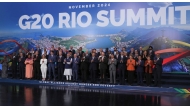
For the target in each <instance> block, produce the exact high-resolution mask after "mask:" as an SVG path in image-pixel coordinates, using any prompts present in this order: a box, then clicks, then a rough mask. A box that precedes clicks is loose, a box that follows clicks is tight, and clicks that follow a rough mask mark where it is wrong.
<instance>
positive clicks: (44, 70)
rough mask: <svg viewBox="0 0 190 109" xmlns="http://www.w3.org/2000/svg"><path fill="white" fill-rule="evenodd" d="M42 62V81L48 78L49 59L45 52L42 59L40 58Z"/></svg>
mask: <svg viewBox="0 0 190 109" xmlns="http://www.w3.org/2000/svg"><path fill="white" fill-rule="evenodd" d="M40 64H41V72H42V81H45V80H46V74H47V59H46V56H45V54H43V55H42V59H41V60H40Z"/></svg>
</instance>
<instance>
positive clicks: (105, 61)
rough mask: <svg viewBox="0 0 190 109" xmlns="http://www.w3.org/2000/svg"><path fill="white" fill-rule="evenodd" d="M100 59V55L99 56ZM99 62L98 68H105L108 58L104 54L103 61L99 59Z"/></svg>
mask: <svg viewBox="0 0 190 109" xmlns="http://www.w3.org/2000/svg"><path fill="white" fill-rule="evenodd" d="M101 60H102V57H101ZM99 64H100V69H107V65H108V59H107V57H106V56H104V59H103V61H100V60H99Z"/></svg>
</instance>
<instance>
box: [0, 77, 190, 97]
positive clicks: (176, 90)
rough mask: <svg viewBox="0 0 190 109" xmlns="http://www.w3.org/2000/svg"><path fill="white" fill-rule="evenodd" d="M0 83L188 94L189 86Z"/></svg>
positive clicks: (33, 81)
mask: <svg viewBox="0 0 190 109" xmlns="http://www.w3.org/2000/svg"><path fill="white" fill-rule="evenodd" d="M0 83H17V84H26V85H43V86H59V87H71V88H89V89H106V90H116V91H123V92H140V93H145V92H146V93H153V94H155V93H156V94H190V88H176V87H163V86H162V87H147V86H129V85H110V84H99V83H97V84H93V83H81V82H59V81H39V80H19V79H9V78H6V79H2V78H1V79H0Z"/></svg>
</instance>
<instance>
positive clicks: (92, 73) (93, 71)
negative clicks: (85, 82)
mask: <svg viewBox="0 0 190 109" xmlns="http://www.w3.org/2000/svg"><path fill="white" fill-rule="evenodd" d="M90 75H91V82H93V83H95V82H96V70H90Z"/></svg>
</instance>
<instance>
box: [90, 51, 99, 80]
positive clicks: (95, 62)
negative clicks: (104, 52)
mask: <svg viewBox="0 0 190 109" xmlns="http://www.w3.org/2000/svg"><path fill="white" fill-rule="evenodd" d="M95 55H96V54H95V53H92V56H91V57H90V60H89V61H90V67H89V70H90V73H91V82H92V83H95V82H96V73H97V69H98V68H97V67H98V58H97V57H96V56H95Z"/></svg>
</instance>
